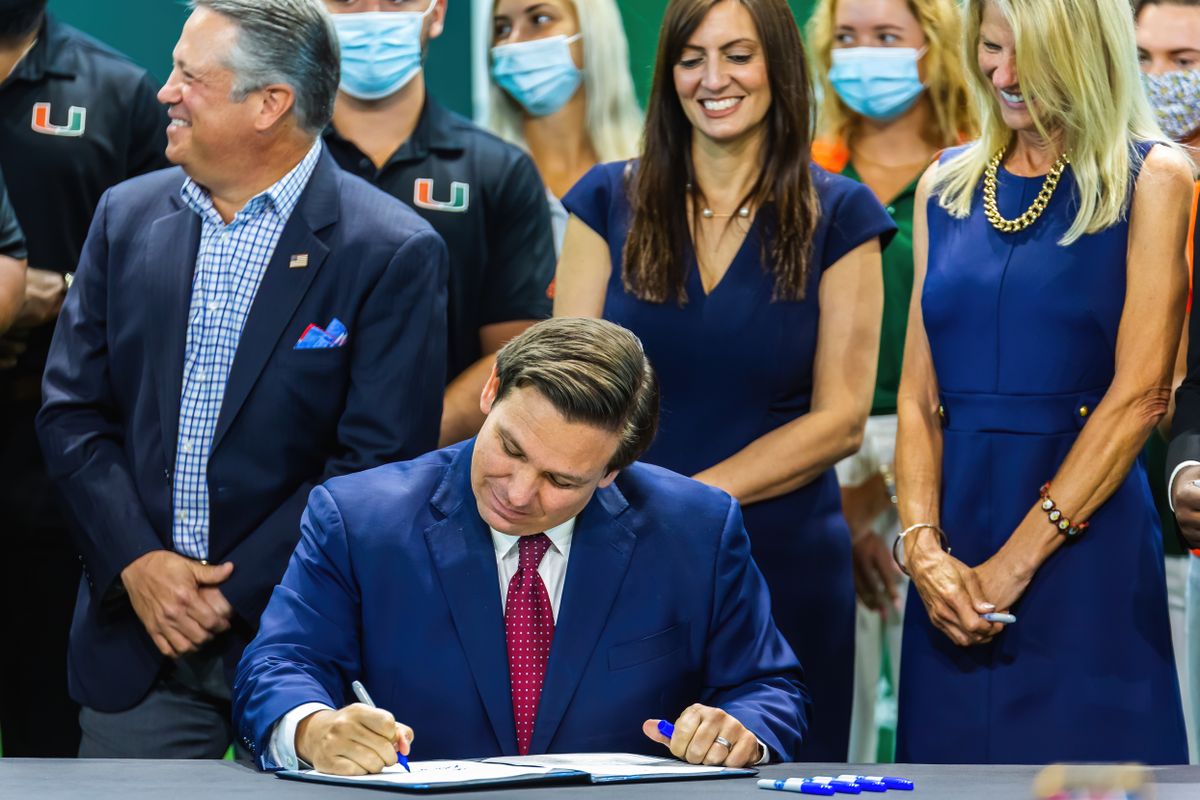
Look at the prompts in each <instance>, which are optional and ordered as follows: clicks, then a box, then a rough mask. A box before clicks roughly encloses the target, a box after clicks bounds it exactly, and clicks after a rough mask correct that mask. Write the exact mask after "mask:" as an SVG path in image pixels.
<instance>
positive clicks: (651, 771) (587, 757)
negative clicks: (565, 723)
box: [484, 753, 725, 778]
mask: <svg viewBox="0 0 1200 800" xmlns="http://www.w3.org/2000/svg"><path fill="white" fill-rule="evenodd" d="M484 763H487V764H511V765H514V766H521V767H526V766H529V767H545V768H548V769H569V770H575V771H577V772H586V773H588V774H589V775H591V776H592V777H593V778H616V777H633V776H641V775H644V776H647V777H650V776H654V777H660V776H661V777H666V776H671V775H677V776H679V777H681V778H684V777H689V776H692V775H697V776H699V775H717V774H719V773H721V772H724V771H725V768H724V767H706V766H704V765H703V764H688V763H685V762H683V761H677V760H676V759H674V758H658V757H656V756H641V755H635V754H633V753H559V754H557V755H538V756H498V757H496V758H489V759H487V761H485V762H484Z"/></svg>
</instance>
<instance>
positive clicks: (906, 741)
mask: <svg viewBox="0 0 1200 800" xmlns="http://www.w3.org/2000/svg"><path fill="white" fill-rule="evenodd" d="M966 32H967V35H966V46H967V53H968V55H969V60H970V62H971V64H972V65H973V69H972V71H971V78H972V81H973V83H974V85H975V88H976V89H977V90H978V92H979V95H980V104H981V114H982V126H981V130H982V135H981V138H980V139H979V140H978V141H977V142H975V143H973V144H971V145H968V146H966V147H964V148H961V149H958V150H953V151H950V152H948V153H947V154H945V155H944V156H943V158H942V159H941V161H940V163H939V164H937V165H935V166H934V167H931V168H930V170H929V171H928V172H927V173H926V174H925V176H924V177H923V178H922V180H921V183H920V185H919V187H918V190H917V210H916V218H915V224H914V251H915V261H916V288H915V290H914V294H913V298H914V302H913V306H912V311H911V314H910V317H909V329H908V337H907V348H906V351H905V355H904V371H903V378H902V380H901V385H900V398H899V417H900V433H899V441H898V445H897V454H898V459H897V474H898V479H899V487H898V488H899V498H900V515H901V519H902V523H903V524H904V525H905V526H906V527H905V530H906V532H907V533H906V535H905V536H904V537H903V539H902V542H903V549H904V552H903V554H900V553H897V554H898V555H901V557H902V558H903V559H905V560H906V562H907V567H908V570H909V572H910V573H911V575H912V587H913V588H912V590H911V591H910V593H909V607H908V611H907V613H906V615H905V629H904V649H903V653H904V654H903V665H904V666H903V669H902V670H901V673H900V718H899V727H898V732H897V748H896V758H897V760H898V761H920V762H963V763H1004V764H1011V763H1045V762H1048V761H1142V762H1148V763H1178V762H1186V761H1187V741H1186V738H1185V733H1184V725H1183V715H1182V711H1181V708H1180V702H1179V684H1178V680H1177V676H1176V674H1175V664H1174V659H1173V656H1172V653H1171V634H1170V629H1169V625H1168V619H1167V604H1166V589H1165V583H1164V576H1163V554H1162V540H1161V537H1160V534H1159V527H1158V526H1159V523H1158V514H1157V512H1156V511H1155V508H1154V503H1153V500H1152V499H1151V495H1150V488H1149V485H1148V484H1147V481H1146V472H1145V469H1144V466H1143V465H1142V463H1141V461H1140V459H1139V454H1140V452H1141V449H1142V446H1143V444H1144V443H1145V441H1146V437H1147V436H1148V435H1149V434H1150V432H1151V431H1152V430H1153V428H1154V425H1155V423H1156V422H1157V421H1158V420H1159V419H1160V418H1161V417H1162V415H1163V414H1164V413H1165V412H1166V410H1167V404H1168V401H1169V397H1170V387H1171V373H1172V365H1173V362H1174V360H1175V352H1176V345H1177V343H1178V342H1179V334H1180V326H1181V321H1182V319H1183V313H1184V304H1185V302H1186V296H1187V290H1188V276H1187V265H1186V261H1185V256H1184V244H1185V239H1186V235H1187V229H1188V215H1189V211H1190V205H1191V202H1190V201H1191V195H1192V173H1191V167H1190V165H1189V163H1188V161H1187V159H1186V157H1185V156H1184V155H1183V153H1182V152H1180V151H1179V150H1178V149H1177V148H1176V147H1175V146H1173V145H1170V144H1165V142H1167V141H1168V140H1167V137H1166V136H1164V135H1163V134H1162V132H1161V131H1160V130H1159V128H1158V125H1157V123H1156V122H1155V120H1154V116H1153V113H1152V112H1151V110H1150V108H1149V106H1148V104H1147V102H1146V99H1145V96H1144V94H1143V93H1142V87H1141V79H1140V76H1139V74H1138V63H1137V50H1136V46H1135V44H1134V31H1133V20H1132V16H1131V14H1130V9H1129V3H1128V2H1127V0H969V2H968V3H967V6H966ZM951 552H952V553H953V555H952V554H951ZM922 604H923V605H922ZM995 613H1001V614H1009V615H1013V616H1015V617H1016V621H1015V622H1010V623H1009V624H1005V623H1002V622H997V621H989V619H988V618H987V617H985V615H989V614H995ZM994 619H995V618H993V620H994ZM1001 619H1003V618H1001ZM1009 619H1010V620H1011V617H1009Z"/></svg>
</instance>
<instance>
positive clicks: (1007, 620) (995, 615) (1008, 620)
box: [980, 611, 1017, 625]
mask: <svg viewBox="0 0 1200 800" xmlns="http://www.w3.org/2000/svg"><path fill="white" fill-rule="evenodd" d="M980 616H981V617H983V618H984V619H986V620H987V621H988V622H1003V623H1004V624H1005V625H1012V624H1013V623H1014V622H1016V621H1017V618H1016V617H1014V616H1013V615H1012V614H1002V613H1000V612H999V611H994V612H992V613H991V614H980Z"/></svg>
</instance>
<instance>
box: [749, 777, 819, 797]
mask: <svg viewBox="0 0 1200 800" xmlns="http://www.w3.org/2000/svg"><path fill="white" fill-rule="evenodd" d="M758 788H760V789H774V790H775V791H777V792H796V793H798V794H817V795H822V796H824V797H830V796H832V795H833V788H832V787H829V786H825V785H824V784H820V783H813V782H812V781H806V780H802V779H800V778H788V779H787V780H774V781H773V780H767V779H766V778H764V779H762V780H760V781H759V782H758Z"/></svg>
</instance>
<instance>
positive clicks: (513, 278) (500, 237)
mask: <svg viewBox="0 0 1200 800" xmlns="http://www.w3.org/2000/svg"><path fill="white" fill-rule="evenodd" d="M325 143H326V144H327V145H328V146H329V150H330V152H331V153H332V154H333V157H334V158H335V159H336V160H337V162H338V163H339V164H340V165H341V166H342V167H343V168H344V169H346V170H347V171H349V172H352V173H354V174H356V175H359V176H361V177H363V178H365V179H367V180H368V181H370V182H371V183H373V184H375V185H376V186H378V187H379V188H380V189H383V190H384V191H385V192H387V193H388V194H390V195H392V196H393V197H396V198H399V199H400V200H402V201H404V202H405V203H408V204H409V205H410V206H412V207H413V208H414V209H415V210H416V212H417V213H418V214H420V215H421V216H422V217H424V218H425V219H426V220H428V221H429V223H430V224H431V225H433V227H434V229H436V230H437V232H438V233H439V234H441V236H442V238H443V239H445V240H446V247H447V249H448V250H449V251H450V283H449V295H448V298H447V300H448V302H447V313H448V317H449V338H450V341H449V343H448V345H449V346H448V347H447V356H448V367H449V368H448V369H447V372H446V377H447V380H450V379H452V378H454V377H455V376H456V375H458V374H459V373H460V372H462V371H463V370H464V369H466V368H467V367H468V366H470V365H471V364H472V363H474V362H475V361H477V360H478V359H479V357H480V356H481V355H482V353H481V349H480V346H479V329H480V328H482V327H483V326H485V325H490V324H494V323H498V322H512V321H515V320H522V319H544V318H545V317H548V316H550V305H551V304H550V297H549V295H548V294H547V290H548V289H549V287H550V283H551V281H553V280H554V266H555V255H554V236H553V233H552V232H551V228H550V210H549V207H548V205H547V203H546V190H545V188H544V187H543V186H542V181H541V178H540V177H538V173H537V169H536V168H535V167H534V166H533V162H532V161H531V160H530V159H529V157H528V156H527V155H525V153H523V152H522V151H521V150H520V149H518V148H516V147H514V146H513V145H511V144H509V143H507V142H505V141H503V140H502V139H500V138H498V137H496V136H493V135H492V134H491V133H488V132H487V131H485V130H483V129H482V128H480V127H479V126H477V125H474V124H473V123H471V122H469V121H468V120H466V119H464V118H463V117H460V116H458V115H457V114H454V113H452V112H450V111H447V110H446V109H444V108H442V107H441V106H439V105H438V104H437V103H435V102H434V101H433V100H432V99H427V100H426V102H425V107H424V109H422V111H421V118H420V120H419V121H418V123H417V127H416V130H415V131H413V135H412V136H410V137H409V139H408V141H407V142H405V143H404V144H403V145H402V146H401V147H400V149H399V150H397V151H396V152H395V153H394V154H393V155H392V157H391V158H390V159H388V162H387V163H386V164H384V166H383V169H379V170H376V169H375V165H374V164H372V163H371V160H370V159H369V158H367V157H366V156H365V155H364V154H363V153H362V151H360V150H359V149H358V148H357V147H356V146H355V145H354V144H352V143H351V142H349V141H347V140H346V139H343V138H342V137H341V136H340V135H338V133H337V131H336V130H334V129H333V126H330V127H329V129H328V130H327V131H326V132H325Z"/></svg>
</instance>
